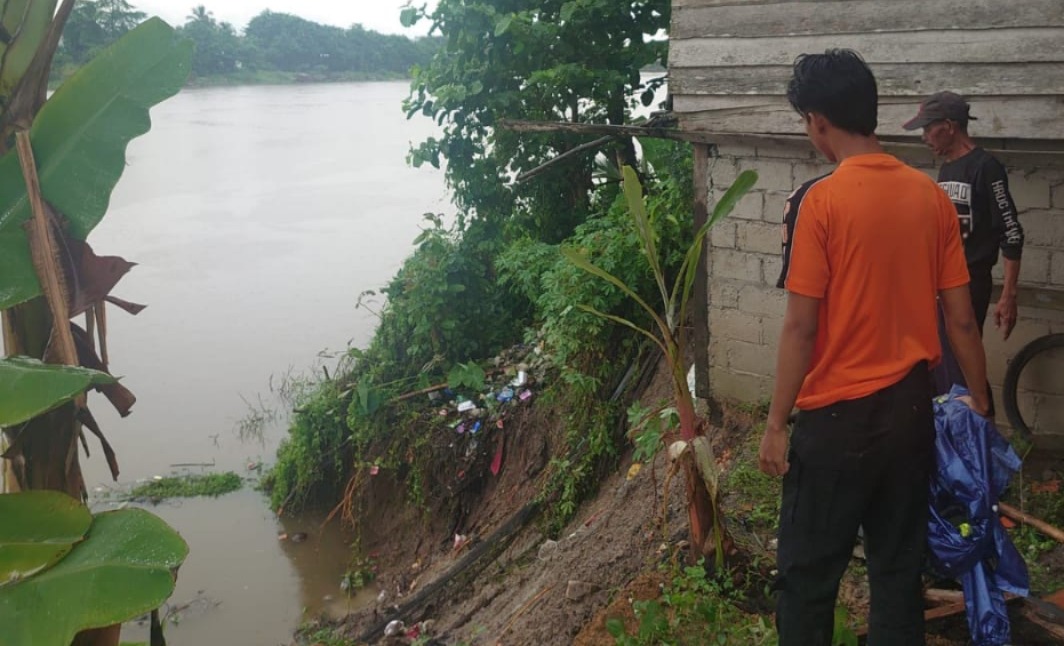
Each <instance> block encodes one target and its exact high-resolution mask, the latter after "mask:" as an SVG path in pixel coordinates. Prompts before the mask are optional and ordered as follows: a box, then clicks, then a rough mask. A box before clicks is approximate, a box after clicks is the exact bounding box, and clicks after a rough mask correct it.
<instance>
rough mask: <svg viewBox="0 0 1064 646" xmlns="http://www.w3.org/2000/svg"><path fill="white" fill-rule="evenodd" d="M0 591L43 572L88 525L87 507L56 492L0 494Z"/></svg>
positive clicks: (89, 515) (67, 549) (80, 536)
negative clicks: (1, 521) (0, 519)
mask: <svg viewBox="0 0 1064 646" xmlns="http://www.w3.org/2000/svg"><path fill="white" fill-rule="evenodd" d="M0 518H3V519H4V522H3V523H0V588H2V587H4V586H5V585H10V584H12V583H17V582H18V581H19V580H22V579H25V578H27V577H30V576H33V575H34V574H36V573H38V572H40V571H42V570H44V569H47V568H49V567H51V566H52V565H54V564H55V563H57V562H58V561H59V560H60V559H62V558H63V557H64V556H66V555H67V553H68V552H70V550H71V549H73V547H74V544H75V543H77V542H79V541H81V539H83V538H84V537H85V532H87V531H89V526H90V525H92V514H90V513H89V510H88V508H87V507H85V506H84V505H82V504H81V503H80V502H78V501H77V500H75V499H74V498H71V497H70V496H68V495H66V494H64V493H61V492H59V491H27V492H25V493H17V494H4V495H0Z"/></svg>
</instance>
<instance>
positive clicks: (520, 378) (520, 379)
mask: <svg viewBox="0 0 1064 646" xmlns="http://www.w3.org/2000/svg"><path fill="white" fill-rule="evenodd" d="M527 383H528V373H527V372H525V371H524V370H520V371H518V373H517V376H516V377H514V380H513V381H511V382H510V385H511V386H513V387H514V388H520V387H521V386H524V385H525V384H527Z"/></svg>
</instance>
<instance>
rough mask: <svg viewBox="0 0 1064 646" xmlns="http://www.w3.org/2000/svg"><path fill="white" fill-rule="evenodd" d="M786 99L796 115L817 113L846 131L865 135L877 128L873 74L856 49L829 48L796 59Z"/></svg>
mask: <svg viewBox="0 0 1064 646" xmlns="http://www.w3.org/2000/svg"><path fill="white" fill-rule="evenodd" d="M787 99H788V100H789V101H790V102H791V105H792V106H793V107H794V109H795V110H797V111H798V114H801V115H803V116H804V115H807V114H809V113H810V112H816V113H818V114H821V115H823V116H824V117H825V118H827V120H828V121H830V122H831V123H832V124H833V125H834V126H835V127H837V128H840V129H842V130H845V131H847V132H852V133H855V134H859V135H865V136H868V135H871V134H872V133H873V132H875V130H876V123H877V120H878V117H879V92H878V91H877V89H876V77H875V76H873V75H872V70H870V69H868V65H867V64H866V63H865V62H864V59H862V58H861V55H860V54H858V53H857V52H855V51H852V50H849V49H829V50H828V51H826V52H824V53H823V54H802V55H801V56H799V57H798V58H796V59H795V61H794V76H792V77H791V82H790V84H789V85H788V86H787Z"/></svg>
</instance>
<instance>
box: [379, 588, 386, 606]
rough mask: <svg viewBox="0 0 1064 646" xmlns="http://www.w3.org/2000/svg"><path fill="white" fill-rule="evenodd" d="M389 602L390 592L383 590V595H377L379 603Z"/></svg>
mask: <svg viewBox="0 0 1064 646" xmlns="http://www.w3.org/2000/svg"><path fill="white" fill-rule="evenodd" d="M387 600H388V591H387V590H381V593H380V594H378V595H377V603H384V602H385V601H387Z"/></svg>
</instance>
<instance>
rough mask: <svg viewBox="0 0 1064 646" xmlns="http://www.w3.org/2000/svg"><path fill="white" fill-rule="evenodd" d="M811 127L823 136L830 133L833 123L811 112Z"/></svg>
mask: <svg viewBox="0 0 1064 646" xmlns="http://www.w3.org/2000/svg"><path fill="white" fill-rule="evenodd" d="M809 125H810V126H811V127H812V129H813V130H814V131H815V132H816V133H817V134H821V135H823V134H825V133H826V132H827V131H828V126H830V125H831V122H830V121H828V119H827V117H825V116H824V115H822V114H820V113H819V112H810V113H809Z"/></svg>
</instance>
